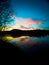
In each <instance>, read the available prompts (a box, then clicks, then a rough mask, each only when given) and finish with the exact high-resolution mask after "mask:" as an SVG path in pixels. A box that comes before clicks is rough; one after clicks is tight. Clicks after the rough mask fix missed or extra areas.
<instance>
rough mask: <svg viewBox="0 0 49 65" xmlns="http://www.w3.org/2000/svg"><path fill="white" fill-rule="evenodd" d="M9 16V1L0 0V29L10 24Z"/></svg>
mask: <svg viewBox="0 0 49 65" xmlns="http://www.w3.org/2000/svg"><path fill="white" fill-rule="evenodd" d="M10 14H12V9H11V5H10V0H9V1H8V0H0V29H2V28H3V27H4V28H5V27H6V25H7V24H8V23H10V21H11V20H9V19H10V17H9V16H10Z"/></svg>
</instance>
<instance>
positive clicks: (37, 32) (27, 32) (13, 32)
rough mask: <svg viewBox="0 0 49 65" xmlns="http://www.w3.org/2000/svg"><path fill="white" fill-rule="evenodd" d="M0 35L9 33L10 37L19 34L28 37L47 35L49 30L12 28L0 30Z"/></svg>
mask: <svg viewBox="0 0 49 65" xmlns="http://www.w3.org/2000/svg"><path fill="white" fill-rule="evenodd" d="M0 35H2V36H5V35H11V36H12V37H19V36H30V37H33V36H34V37H40V36H47V35H49V30H18V29H14V30H11V31H1V32H0Z"/></svg>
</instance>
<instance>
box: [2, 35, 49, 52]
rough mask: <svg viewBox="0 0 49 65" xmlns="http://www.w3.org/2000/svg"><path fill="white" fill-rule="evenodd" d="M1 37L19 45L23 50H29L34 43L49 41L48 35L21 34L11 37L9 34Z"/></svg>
mask: <svg viewBox="0 0 49 65" xmlns="http://www.w3.org/2000/svg"><path fill="white" fill-rule="evenodd" d="M2 39H3V40H5V41H7V42H10V43H11V44H13V45H15V46H17V47H19V48H20V49H21V50H23V51H28V50H31V49H32V48H33V47H34V46H36V45H41V44H48V43H49V36H45V37H29V36H21V37H17V38H13V37H12V36H10V35H6V36H4V37H3V38H2ZM48 45H49V44H48Z"/></svg>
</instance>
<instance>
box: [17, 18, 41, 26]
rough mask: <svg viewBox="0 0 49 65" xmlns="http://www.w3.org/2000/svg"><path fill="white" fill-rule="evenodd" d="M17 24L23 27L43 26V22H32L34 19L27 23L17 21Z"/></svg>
mask: <svg viewBox="0 0 49 65" xmlns="http://www.w3.org/2000/svg"><path fill="white" fill-rule="evenodd" d="M16 24H19V25H23V26H29V25H32V24H35V25H37V24H38V25H42V22H41V21H35V20H32V19H28V20H26V21H25V22H21V21H20V20H19V21H16Z"/></svg>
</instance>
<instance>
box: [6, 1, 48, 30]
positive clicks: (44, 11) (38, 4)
mask: <svg viewBox="0 0 49 65" xmlns="http://www.w3.org/2000/svg"><path fill="white" fill-rule="evenodd" d="M8 1H9V0H8ZM10 4H11V6H10V7H11V9H12V11H13V15H12V16H10V17H11V18H12V19H13V21H11V23H9V24H8V23H7V26H11V27H15V28H16V27H17V26H19V27H21V26H24V27H28V28H39V29H41V28H42V29H48V30H49V2H48V1H47V0H11V1H10Z"/></svg>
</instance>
